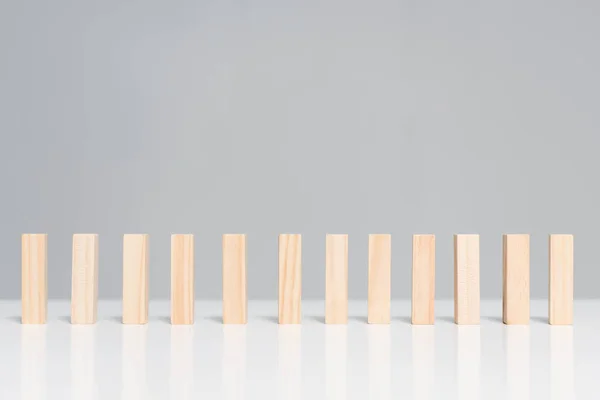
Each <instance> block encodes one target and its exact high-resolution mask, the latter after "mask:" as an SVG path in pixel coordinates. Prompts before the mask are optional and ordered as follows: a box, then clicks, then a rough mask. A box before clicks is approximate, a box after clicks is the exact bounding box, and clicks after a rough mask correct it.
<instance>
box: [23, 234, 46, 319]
mask: <svg viewBox="0 0 600 400" xmlns="http://www.w3.org/2000/svg"><path fill="white" fill-rule="evenodd" d="M47 252H48V235H46V234H24V235H23V236H22V237H21V274H22V275H21V307H22V310H21V311H22V314H21V322H22V323H23V324H45V323H46V317H47V309H48V256H47Z"/></svg>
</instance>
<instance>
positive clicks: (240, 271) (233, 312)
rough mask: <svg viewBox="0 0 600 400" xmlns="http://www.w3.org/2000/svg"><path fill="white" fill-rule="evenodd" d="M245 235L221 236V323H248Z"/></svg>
mask: <svg viewBox="0 0 600 400" xmlns="http://www.w3.org/2000/svg"><path fill="white" fill-rule="evenodd" d="M247 309H248V298H247V295H246V235H239V234H235V235H223V323H224V324H245V323H246V322H247V321H248V311H247Z"/></svg>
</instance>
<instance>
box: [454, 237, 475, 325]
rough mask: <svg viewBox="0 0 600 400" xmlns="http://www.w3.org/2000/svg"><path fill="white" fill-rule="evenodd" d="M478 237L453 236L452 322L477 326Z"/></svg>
mask: <svg viewBox="0 0 600 400" xmlns="http://www.w3.org/2000/svg"><path fill="white" fill-rule="evenodd" d="M479 300H480V292H479V235H454V322H456V323H457V324H459V325H479V318H480V310H479V308H480V307H479Z"/></svg>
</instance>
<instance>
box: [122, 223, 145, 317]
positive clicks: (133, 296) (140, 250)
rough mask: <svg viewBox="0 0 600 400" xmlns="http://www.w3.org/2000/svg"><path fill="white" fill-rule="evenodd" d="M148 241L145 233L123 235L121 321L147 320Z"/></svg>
mask: <svg viewBox="0 0 600 400" xmlns="http://www.w3.org/2000/svg"><path fill="white" fill-rule="evenodd" d="M148 242H149V237H148V235H145V234H133V235H131V234H129V235H124V236H123V323H124V324H146V323H147V322H148V255H149V254H148V250H149V249H148Z"/></svg>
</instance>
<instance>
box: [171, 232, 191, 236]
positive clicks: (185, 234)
mask: <svg viewBox="0 0 600 400" xmlns="http://www.w3.org/2000/svg"><path fill="white" fill-rule="evenodd" d="M178 236H191V237H194V234H193V233H171V237H178Z"/></svg>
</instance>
